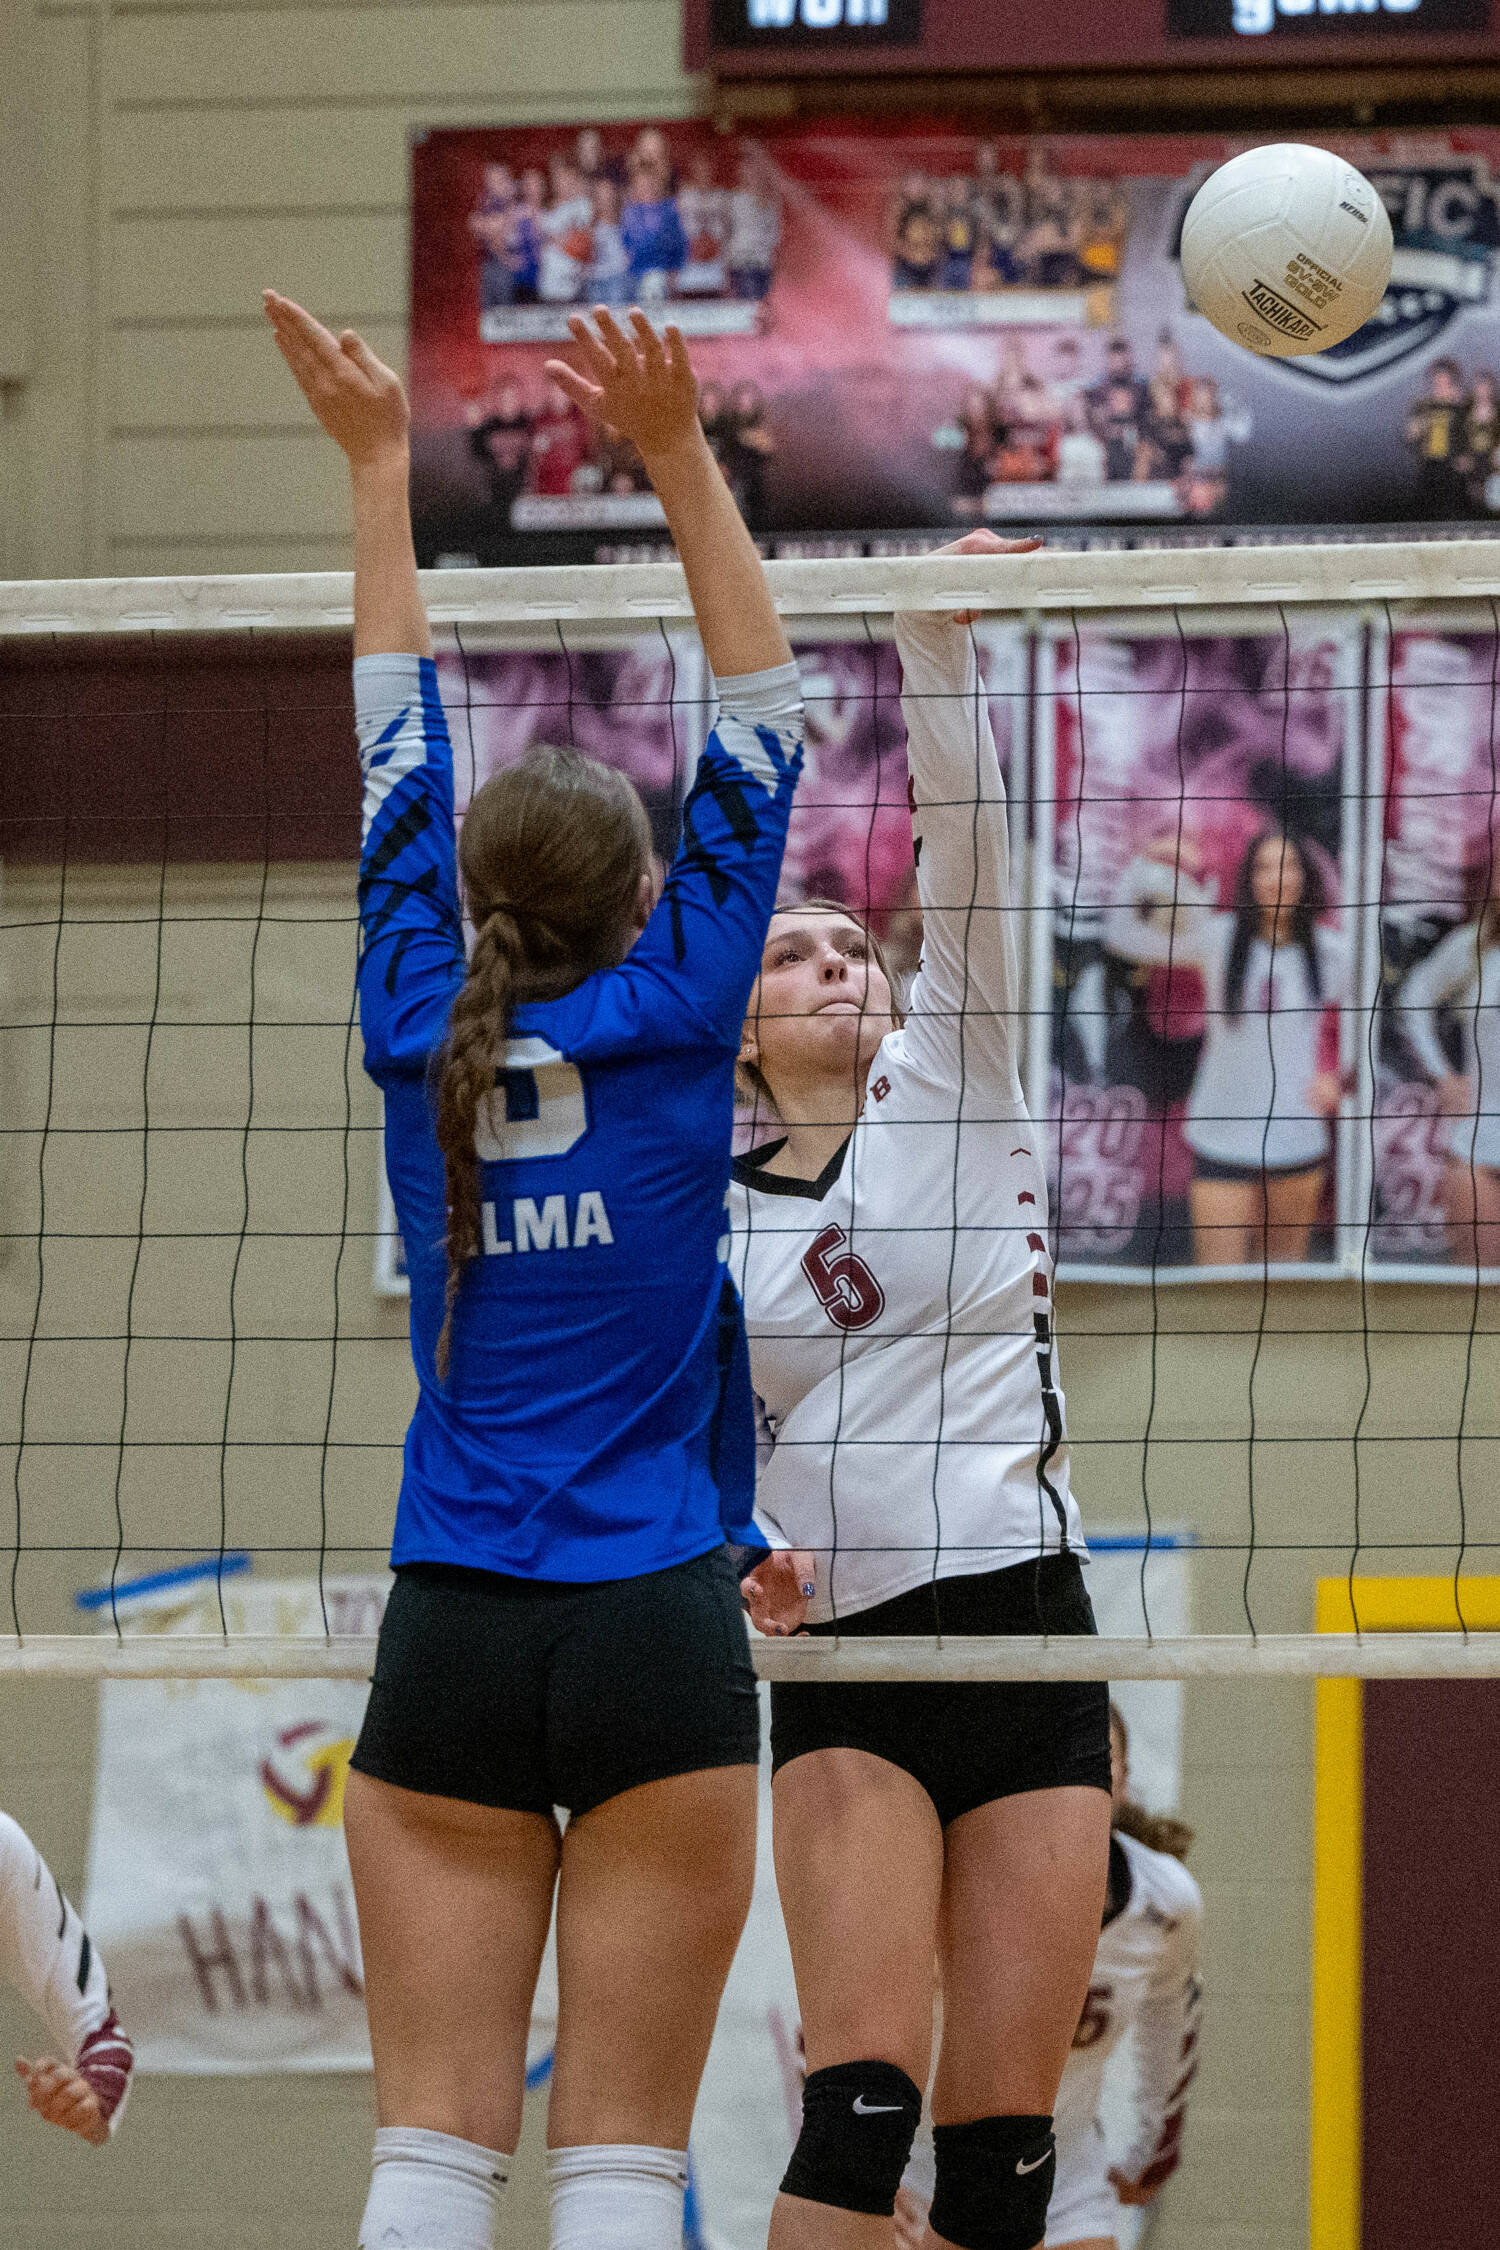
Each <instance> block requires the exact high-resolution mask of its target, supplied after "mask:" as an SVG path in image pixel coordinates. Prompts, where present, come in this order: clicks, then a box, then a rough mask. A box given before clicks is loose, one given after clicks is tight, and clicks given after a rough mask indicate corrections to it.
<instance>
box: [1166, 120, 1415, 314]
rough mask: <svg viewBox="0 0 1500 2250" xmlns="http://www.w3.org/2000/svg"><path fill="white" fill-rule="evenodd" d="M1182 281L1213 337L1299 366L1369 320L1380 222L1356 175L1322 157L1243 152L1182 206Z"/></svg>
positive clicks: (1381, 265) (1379, 263)
mask: <svg viewBox="0 0 1500 2250" xmlns="http://www.w3.org/2000/svg"><path fill="white" fill-rule="evenodd" d="M1182 278H1183V280H1184V282H1185V283H1186V285H1187V292H1188V296H1189V298H1190V300H1191V301H1192V303H1193V304H1194V305H1195V306H1196V307H1197V309H1198V311H1199V312H1201V313H1203V314H1204V315H1205V317H1206V318H1207V319H1209V320H1211V321H1212V322H1213V324H1214V326H1215V328H1217V329H1218V331H1219V333H1220V335H1221V336H1227V337H1228V338H1229V339H1230V341H1231V342H1232V343H1236V344H1247V345H1248V346H1249V348H1250V349H1251V351H1253V352H1264V353H1265V354H1266V355H1267V356H1268V357H1270V358H1272V359H1298V358H1300V357H1302V356H1303V355H1304V354H1305V353H1308V352H1322V351H1327V349H1328V347H1329V346H1330V345H1331V344H1339V343H1342V342H1343V340H1344V338H1345V337H1346V336H1352V335H1353V334H1354V331H1355V329H1356V328H1362V327H1363V326H1364V324H1365V322H1366V321H1367V320H1369V319H1370V318H1371V316H1372V315H1373V313H1374V312H1375V309H1376V307H1377V306H1378V305H1379V303H1380V300H1381V298H1382V297H1383V296H1384V295H1385V291H1386V284H1387V283H1388V282H1389V280H1390V278H1391V222H1390V219H1389V217H1388V216H1387V213H1386V208H1385V205H1384V204H1383V203H1382V202H1381V200H1380V197H1379V196H1378V195H1377V194H1376V193H1375V190H1374V188H1373V187H1371V185H1370V183H1369V181H1368V180H1367V179H1366V178H1365V176H1364V174H1363V172H1357V171H1356V170H1355V169H1354V166H1353V165H1352V164H1346V163H1345V162H1344V159H1343V158H1342V157H1341V156H1335V155H1333V153H1332V152H1331V151H1330V150H1328V149H1326V148H1304V147H1302V146H1301V145H1300V144H1299V143H1297V142H1295V141H1288V142H1279V143H1277V144H1276V145H1275V146H1274V147H1272V148H1252V149H1247V150H1246V151H1245V154H1244V155H1243V156H1233V157H1231V158H1230V160H1229V162H1228V163H1227V164H1221V165H1220V166H1219V169H1218V171H1217V172H1215V173H1213V174H1212V175H1211V176H1210V177H1209V178H1208V179H1206V180H1205V181H1204V183H1203V185H1202V187H1201V188H1199V190H1198V193H1197V194H1196V195H1195V196H1194V197H1193V200H1192V202H1191V203H1190V204H1189V206H1188V212H1187V217H1186V218H1185V219H1184V220H1183V222H1182Z"/></svg>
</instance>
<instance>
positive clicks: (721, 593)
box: [548, 307, 802, 1047]
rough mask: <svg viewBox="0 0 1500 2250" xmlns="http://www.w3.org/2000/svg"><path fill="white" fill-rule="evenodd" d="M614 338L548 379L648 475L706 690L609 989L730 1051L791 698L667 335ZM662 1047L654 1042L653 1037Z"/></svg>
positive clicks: (741, 532)
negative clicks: (706, 716)
mask: <svg viewBox="0 0 1500 2250" xmlns="http://www.w3.org/2000/svg"><path fill="white" fill-rule="evenodd" d="M630 322H631V333H630V334H628V335H627V334H626V332H625V330H624V329H623V328H621V327H620V325H619V323H618V322H617V321H616V320H615V319H614V318H613V316H612V315H611V314H610V313H609V312H607V311H606V310H604V309H603V308H602V307H600V308H599V309H598V310H596V311H595V313H594V316H593V323H592V324H591V323H590V322H589V321H587V320H585V319H584V318H583V317H582V316H581V315H578V314H575V315H574V317H573V319H572V320H571V321H570V323H569V325H570V326H571V328H572V331H573V340H574V343H575V345H576V347H577V352H578V361H579V365H578V366H577V367H573V366H569V364H568V363H567V362H566V361H565V360H552V361H549V362H548V371H549V373H551V374H552V375H553V376H554V377H555V379H556V380H557V382H558V383H560V384H561V385H562V387H563V389H564V390H566V391H567V393H568V395H569V396H570V397H571V398H573V399H575V400H576V401H577V403H578V404H579V405H580V406H581V407H582V408H583V410H584V412H585V413H586V414H588V415H589V416H590V418H591V419H592V420H594V421H595V422H598V423H599V424H601V425H602V426H603V427H604V428H606V429H609V430H613V431H615V432H617V433H618V434H619V435H620V436H621V437H624V438H628V439H629V440H630V442H631V443H632V444H633V445H634V446H635V447H636V449H637V450H638V452H639V453H640V455H641V458H642V459H643V461H644V462H645V464H646V467H647V469H648V471H649V472H650V476H651V481H652V483H653V484H654V485H655V487H656V490H657V494H658V496H659V497H660V500H661V504H662V507H663V509H664V510H665V512H666V518H667V523H668V526H669V528H670V530H671V533H672V537H673V539H674V540H675V542H676V545H677V552H678V554H679V555H680V556H681V558H682V567H683V571H684V573H685V575H686V577H687V582H688V592H689V594H690V595H691V596H692V602H693V611H694V615H695V616H696V618H697V621H698V632H699V636H700V638H701V639H702V642H703V649H704V654H705V655H706V656H707V658H708V661H709V665H710V667H711V669H712V671H713V673H714V675H715V678H716V680H717V682H718V689H719V717H718V723H717V724H716V725H715V727H714V729H713V731H712V732H711V734H710V735H709V738H708V742H707V745H706V747H705V749H704V752H703V756H702V758H701V759H700V760H699V762H698V770H697V773H696V775H695V776H694V780H693V787H692V789H691V791H690V793H689V795H688V800H687V803H686V805H685V806H684V807H683V816H682V844H681V847H680V849H679V851H678V853H677V857H676V859H675V860H674V862H673V864H672V870H671V873H670V875H669V876H668V878H667V884H666V888H665V890H664V891H663V893H662V896H661V899H660V901H659V903H658V905H657V907H656V911H655V913H654V914H653V915H652V918H651V922H650V924H649V926H648V928H647V929H646V932H645V934H644V936H643V937H642V938H641V940H640V942H639V943H638V944H637V945H636V947H635V949H634V951H633V952H632V953H631V955H630V958H629V960H628V962H627V963H626V966H625V971H624V974H625V975H626V976H627V978H629V979H631V980H633V981H634V982H635V983H636V985H637V986H638V988H639V989H640V990H641V993H642V996H643V1000H645V1001H646V1002H647V1004H652V1006H653V1015H654V1019H655V1021H656V1022H657V1025H658V1028H659V1029H660V1030H662V1031H664V1032H667V1031H668V1024H667V1022H665V1021H664V1020H663V1010H665V1011H666V1012H667V1015H668V1016H670V1015H671V1014H672V1013H673V1012H675V1013H676V1015H677V1018H678V1021H679V1022H680V1024H681V1026H682V1031H683V1035H684V1036H686V1037H688V1038H690V1039H700V1038H702V1037H704V1036H705V1035H706V1036H707V1037H708V1038H709V1039H710V1040H712V1041H714V1042H716V1043H718V1044H720V1045H726V1046H732V1047H737V1046H738V1044H739V1038H740V1027H741V1025H742V1023H743V1021H744V1015H745V1009H746V1007H747V1006H748V1004H749V999H750V991H751V987H752V986H753V984H754V982H755V976H756V971H757V970H758V968H759V966H760V956H761V949H762V947H763V945H764V943H765V935H766V924H767V922H768V921H769V920H770V915H771V909H772V907H773V906H774V904H775V902H776V886H777V882H778V880H779V877H780V873H781V858H782V852H783V849H784V847H785V844H786V829H787V821H788V818H789V816H790V813H791V805H792V793H793V791H794V789H795V787H796V782H797V776H798V773H799V772H800V770H801V764H802V690H801V685H800V683H799V681H798V677H797V667H796V665H795V664H794V663H793V661H792V652H791V649H790V647H789V646H788V644H787V638H786V635H785V633H784V632H783V631H782V629H781V623H780V620H779V619H778V617H777V615H776V610H775V605H774V604H773V602H772V600H771V592H770V588H769V587H768V586H767V584H766V577H765V572H764V570H763V569H762V567H761V560H760V556H759V554H758V553H757V552H756V547H755V542H754V540H753V539H752V538H751V537H750V534H749V532H748V531H747V530H746V528H745V524H744V520H743V518H742V517H741V515H740V512H739V509H738V508H737V507H736V506H735V504H734V499H733V496H732V495H731V493H730V490H729V487H728V485H727V484H726V483H725V482H724V479H723V476H722V475H721V474H720V471H719V465H718V463H717V461H715V459H714V457H713V455H712V453H711V452H710V451H709V447H708V440H707V439H706V438H705V436H704V434H703V429H702V425H701V424H700V422H699V420H698V400H697V386H696V385H695V383H694V381H693V373H692V369H691V367H690V366H689V364H688V357H687V349H686V346H685V345H684V343H683V341H682V338H681V336H680V335H679V334H678V332H677V330H676V329H675V328H669V329H668V330H667V332H666V337H665V340H663V339H662V338H661V337H659V336H658V335H657V333H656V331H655V329H654V328H652V326H651V324H650V322H649V321H648V320H647V319H646V317H645V315H644V314H643V313H640V312H633V313H632V314H631V316H630ZM669 1035H670V1033H669Z"/></svg>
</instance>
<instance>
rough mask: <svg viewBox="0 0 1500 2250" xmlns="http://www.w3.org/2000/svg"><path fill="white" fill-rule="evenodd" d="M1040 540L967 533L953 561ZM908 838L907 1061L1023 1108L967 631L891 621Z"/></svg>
mask: <svg viewBox="0 0 1500 2250" xmlns="http://www.w3.org/2000/svg"><path fill="white" fill-rule="evenodd" d="M1039 544H1040V542H1039V541H1037V540H1034V539H1033V540H1002V539H998V538H997V537H996V536H995V534H994V533H993V532H990V531H977V532H971V533H970V534H969V535H968V537H967V538H964V539H960V540H958V541H957V542H956V543H955V545H954V546H953V547H952V548H950V549H947V550H945V551H946V552H949V553H954V554H1017V553H1019V554H1025V553H1029V552H1031V551H1032V549H1034V548H1035V547H1036V546H1038V545H1039ZM896 649H897V653H898V654H899V656H900V658H901V713H902V717H903V718H904V719H905V721H906V758H907V770H908V774H909V777H910V792H909V793H910V802H911V808H912V838H913V844H914V847H915V850H916V858H917V892H918V896H919V897H920V899H921V902H922V966H921V969H920V971H919V972H918V975H917V980H916V983H915V985H914V986H913V988H912V995H911V1003H910V1007H909V1009H908V1012H907V1027H906V1052H907V1055H908V1057H909V1059H910V1060H911V1061H912V1062H914V1063H915V1064H916V1065H917V1067H918V1068H919V1069H920V1070H921V1071H922V1072H923V1073H924V1075H925V1076H927V1077H929V1078H950V1077H952V1076H953V1074H954V1071H955V1069H956V1068H957V1066H958V1065H959V1063H960V1062H961V1063H962V1065H963V1070H964V1075H965V1077H966V1078H967V1077H968V1076H969V1075H970V1074H971V1073H972V1072H973V1071H974V1070H975V1069H976V1068H979V1069H983V1070H985V1071H986V1073H987V1075H989V1076H990V1077H991V1078H994V1077H998V1078H999V1079H1000V1080H1001V1082H1002V1084H1003V1085H1004V1086H1005V1089H1006V1091H1007V1093H1008V1094H1009V1096H1010V1098H1011V1099H1012V1100H1015V1101H1019V1100H1020V1098H1021V1081H1020V1074H1019V1070H1018V1067H1017V1058H1018V1056H1019V1053H1020V1042H1021V1010H1022V1005H1023V1002H1022V994H1021V980H1020V971H1019V968H1018V965H1017V953H1016V939H1015V931H1014V929H1013V927H1012V923H1013V919H1014V914H1013V907H1012V902H1011V895H1010V828H1009V823H1008V821H1007V819H1006V810H1005V784H1004V782H1003V781H1002V780H1001V778H1000V760H999V758H998V756H997V755H996V751H995V737H994V733H993V731H992V729H991V726H990V711H989V698H988V696H987V695H986V693H985V688H984V682H983V681H982V679H981V678H980V675H979V659H978V655H977V652H976V650H975V647H974V636H973V634H972V633H971V632H970V630H969V619H968V618H967V617H964V618H952V617H944V616H941V615H939V614H937V613H935V612H931V611H915V610H910V611H904V612H903V613H902V614H901V615H900V616H899V617H897V619H896Z"/></svg>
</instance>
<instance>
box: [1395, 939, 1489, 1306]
mask: <svg viewBox="0 0 1500 2250" xmlns="http://www.w3.org/2000/svg"><path fill="white" fill-rule="evenodd" d="M1396 1006H1397V1012H1398V1021H1399V1022H1400V1025H1401V1028H1402V1030H1403V1031H1404V1032H1405V1033H1406V1036H1407V1038H1408V1040H1409V1041H1410V1042H1411V1045H1412V1048H1413V1050H1414V1052H1415V1053H1416V1056H1417V1058H1418V1060H1419V1061H1420V1063H1421V1065H1422V1068H1423V1069H1424V1070H1425V1071H1426V1072H1427V1073H1428V1075H1429V1076H1430V1077H1431V1079H1432V1081H1433V1084H1434V1085H1435V1086H1436V1087H1437V1091H1438V1102H1439V1105H1440V1107H1441V1109H1442V1111H1443V1114H1444V1116H1445V1118H1446V1120H1447V1123H1446V1125H1445V1127H1444V1131H1443V1139H1444V1142H1445V1145H1446V1148H1447V1156H1448V1161H1447V1164H1446V1166H1445V1168H1444V1177H1443V1197H1444V1201H1445V1203H1446V1205H1447V1210H1448V1239H1449V1244H1450V1247H1451V1249H1452V1251H1453V1255H1454V1257H1455V1258H1462V1259H1465V1260H1468V1261H1472V1262H1475V1263H1477V1264H1479V1265H1481V1266H1493V1265H1497V1264H1500V900H1497V899H1495V898H1491V899H1490V900H1489V901H1488V902H1487V903H1486V905H1485V907H1484V909H1483V911H1482V912H1481V913H1480V914H1479V916H1478V917H1477V919H1476V920H1474V921H1472V922H1461V923H1460V924H1459V926H1458V928H1457V929H1456V930H1450V931H1449V933H1448V935H1447V936H1446V937H1445V938H1444V939H1443V940H1442V942H1441V944H1439V945H1435V946H1434V947H1433V949H1432V951H1431V952H1430V953H1429V954H1427V955H1426V957H1425V958H1424V959H1423V960H1421V961H1419V962H1418V963H1417V965H1416V967H1415V968H1414V969H1412V970H1411V972H1410V973H1409V975H1408V976H1407V978H1406V981H1405V983H1404V984H1403V985H1402V986H1401V989H1400V993H1399V996H1398V999H1397V1003H1396ZM1439 1009H1442V1010H1444V1011H1447V1012H1449V1013H1451V1015H1452V1018H1453V1020H1454V1022H1455V1023H1456V1024H1457V1026H1458V1030H1459V1035H1460V1038H1461V1040H1462V1052H1463V1062H1462V1067H1461V1068H1460V1069H1458V1070H1455V1069H1454V1067H1453V1058H1452V1056H1451V1055H1450V1054H1449V1052H1448V1049H1447V1048H1446V1046H1445V1045H1444V1043H1443V1036H1442V1029H1441V1026H1440V1023H1439V1019H1438V1010H1439Z"/></svg>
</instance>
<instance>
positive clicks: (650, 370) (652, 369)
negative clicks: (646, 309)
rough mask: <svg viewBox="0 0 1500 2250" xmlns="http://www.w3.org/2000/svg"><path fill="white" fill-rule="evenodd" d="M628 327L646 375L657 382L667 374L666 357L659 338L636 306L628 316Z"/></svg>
mask: <svg viewBox="0 0 1500 2250" xmlns="http://www.w3.org/2000/svg"><path fill="white" fill-rule="evenodd" d="M630 326H631V330H632V332H633V334H634V336H635V348H636V350H637V351H638V352H639V353H640V355H641V358H642V359H643V360H644V361H645V364H646V373H647V374H648V375H650V376H654V377H656V378H657V379H658V380H659V379H660V378H661V377H662V376H663V375H665V374H666V372H667V355H666V353H665V352H664V351H663V350H662V347H661V338H660V336H658V335H657V333H656V330H655V329H654V328H653V327H652V325H651V323H650V321H649V320H648V319H647V318H646V316H645V314H644V313H643V312H642V311H641V309H640V307H639V305H637V306H636V307H635V308H634V310H633V311H632V313H631V315H630Z"/></svg>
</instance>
